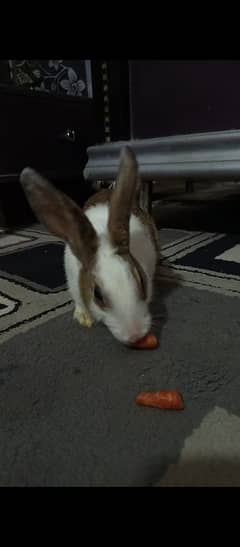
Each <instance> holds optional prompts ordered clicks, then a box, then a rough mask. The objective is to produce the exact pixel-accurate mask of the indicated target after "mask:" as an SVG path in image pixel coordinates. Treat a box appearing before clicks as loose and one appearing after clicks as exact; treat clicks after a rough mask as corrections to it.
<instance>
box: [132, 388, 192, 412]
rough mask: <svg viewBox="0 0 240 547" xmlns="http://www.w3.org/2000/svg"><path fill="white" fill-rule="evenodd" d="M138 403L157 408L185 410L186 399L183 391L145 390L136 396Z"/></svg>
mask: <svg viewBox="0 0 240 547" xmlns="http://www.w3.org/2000/svg"><path fill="white" fill-rule="evenodd" d="M136 403H137V404H138V405H142V406H152V407H155V408H163V409H171V410H183V409H184V401H183V397H182V395H181V393H179V391H176V390H174V389H173V390H162V391H143V392H142V393H139V395H138V396H137V398H136Z"/></svg>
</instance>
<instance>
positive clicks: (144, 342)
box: [132, 333, 159, 349]
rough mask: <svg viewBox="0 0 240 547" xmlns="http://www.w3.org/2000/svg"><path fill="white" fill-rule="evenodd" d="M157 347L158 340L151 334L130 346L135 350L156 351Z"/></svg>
mask: <svg viewBox="0 0 240 547" xmlns="http://www.w3.org/2000/svg"><path fill="white" fill-rule="evenodd" d="M158 346H159V340H158V339H157V337H156V335H155V334H152V333H150V334H147V335H146V336H144V338H141V340H138V341H137V342H135V343H134V344H132V347H133V348H135V349H156V348H158Z"/></svg>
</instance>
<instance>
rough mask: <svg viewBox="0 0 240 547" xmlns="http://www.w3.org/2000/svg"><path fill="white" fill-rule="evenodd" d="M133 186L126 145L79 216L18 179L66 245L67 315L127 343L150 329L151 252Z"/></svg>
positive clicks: (38, 184)
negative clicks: (108, 179)
mask: <svg viewBox="0 0 240 547" xmlns="http://www.w3.org/2000/svg"><path fill="white" fill-rule="evenodd" d="M138 181H139V177H138V167H137V162H136V158H135V156H134V153H133V152H132V150H131V149H130V148H128V147H126V148H125V149H124V150H123V152H122V155H121V160H120V167H119V173H118V178H117V183H116V186H115V188H114V189H113V190H112V191H103V192H99V193H97V194H96V195H95V196H93V197H92V198H90V200H88V202H87V203H86V205H85V207H84V210H83V211H82V210H81V209H80V207H78V205H77V204H75V203H74V202H73V201H72V200H71V199H70V198H69V197H68V196H66V195H65V194H63V193H62V192H60V191H59V190H57V189H56V188H54V186H53V185H52V184H51V183H49V182H48V181H46V180H45V179H44V178H43V177H41V176H40V175H39V174H38V173H36V172H35V171H33V170H32V169H29V168H27V169H25V170H24V171H23V172H22V174H21V182H22V185H23V188H24V190H25V193H26V196H27V198H28V200H29V202H30V205H31V206H32V208H33V210H34V211H35V213H36V214H37V216H38V218H39V220H40V221H41V222H44V223H45V224H46V225H47V227H48V228H49V230H50V231H51V232H52V233H54V234H55V235H57V236H58V237H60V238H62V239H63V240H64V241H65V242H66V248H65V255H64V262H65V271H66V278H67V283H68V287H69V291H70V293H71V296H72V298H73V300H74V303H75V318H76V319H78V321H79V323H80V324H81V325H84V326H91V325H92V323H93V322H94V321H102V322H103V323H104V324H105V325H106V326H107V327H108V328H109V330H110V331H111V332H112V334H113V335H114V336H115V337H116V338H117V339H118V340H120V341H121V342H124V343H128V344H131V343H133V342H135V341H136V340H138V339H139V338H142V337H143V336H145V334H147V332H148V331H149V329H150V326H151V315H150V312H149V302H150V300H151V297H152V283H153V276H154V272H155V267H156V261H157V255H158V241H157V240H158V237H157V230H156V228H155V225H154V223H153V220H152V218H151V217H150V216H149V215H148V214H147V213H144V212H143V211H142V210H141V209H140V208H139V207H137V206H136V194H137V185H138Z"/></svg>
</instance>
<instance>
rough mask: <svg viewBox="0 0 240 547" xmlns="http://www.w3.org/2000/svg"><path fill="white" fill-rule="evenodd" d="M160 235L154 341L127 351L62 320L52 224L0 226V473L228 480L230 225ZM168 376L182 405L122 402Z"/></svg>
mask: <svg viewBox="0 0 240 547" xmlns="http://www.w3.org/2000/svg"><path fill="white" fill-rule="evenodd" d="M161 240H162V259H161V264H160V267H159V271H158V276H157V283H156V291H155V297H154V302H153V315H154V320H155V323H156V328H155V330H156V332H157V333H158V334H159V336H160V340H161V345H160V348H159V349H158V350H156V351H154V352H139V351H134V350H129V349H127V348H125V347H123V346H121V345H120V344H118V343H117V342H116V341H115V340H114V339H113V338H112V336H111V335H110V334H109V333H108V331H107V330H106V329H105V328H104V327H102V326H100V325H99V326H97V327H94V328H93V329H92V330H85V329H84V330H83V329H81V328H80V327H79V326H78V325H77V324H76V323H74V322H73V320H72V304H71V303H70V301H69V295H68V293H67V291H66V288H65V285H64V283H65V280H64V274H63V269H62V266H61V256H62V251H63V248H62V245H61V244H59V242H58V241H57V240H56V239H55V238H53V237H51V236H49V235H48V234H47V233H46V232H45V231H44V230H42V229H41V228H40V227H36V226H35V227H32V228H31V229H29V230H24V231H19V232H17V233H15V234H11V235H6V234H2V237H1V238H0V279H1V289H0V343H1V362H0V416H1V419H0V439H1V442H0V485H1V486H165V485H166V486H205V485H207V486H211V485H214V486H221V485H224V486H240V401H239V388H240V385H239V384H240V367H239V336H238V334H239V323H240V318H239V310H240V300H239V295H240V252H239V248H240V235H237V234H228V235H226V234H224V233H222V234H221V233H215V232H206V231H203V230H199V231H194V232H193V231H189V230H182V229H181V230H177V229H170V230H169V229H163V230H161ZM199 289H200V290H199ZM168 388H170V389H174V388H177V389H180V390H181V391H182V392H183V394H184V398H185V402H186V409H185V410H184V411H182V412H179V413H178V412H176V413H175V412H171V411H159V410H155V409H146V408H140V407H137V406H136V405H135V402H134V399H135V396H136V394H137V393H138V392H139V391H140V390H143V389H153V390H154V389H168Z"/></svg>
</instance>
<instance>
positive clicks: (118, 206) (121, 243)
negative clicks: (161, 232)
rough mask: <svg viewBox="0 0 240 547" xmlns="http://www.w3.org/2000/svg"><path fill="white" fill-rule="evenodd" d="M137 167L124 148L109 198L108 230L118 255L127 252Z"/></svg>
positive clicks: (134, 159) (130, 154)
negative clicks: (114, 184)
mask: <svg viewBox="0 0 240 547" xmlns="http://www.w3.org/2000/svg"><path fill="white" fill-rule="evenodd" d="M137 183H138V165H137V161H136V157H135V154H134V152H133V150H132V149H131V148H130V147H129V146H126V147H125V148H123V150H122V153H121V158H120V166H119V172H118V177H117V182H116V186H115V188H114V191H113V193H112V196H111V201H110V212H109V221H108V229H109V233H110V236H111V239H112V241H113V243H114V245H116V247H117V249H118V252H119V253H120V254H126V253H128V251H129V220H130V215H131V211H132V207H133V205H134V203H135V193H136V187H137Z"/></svg>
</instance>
